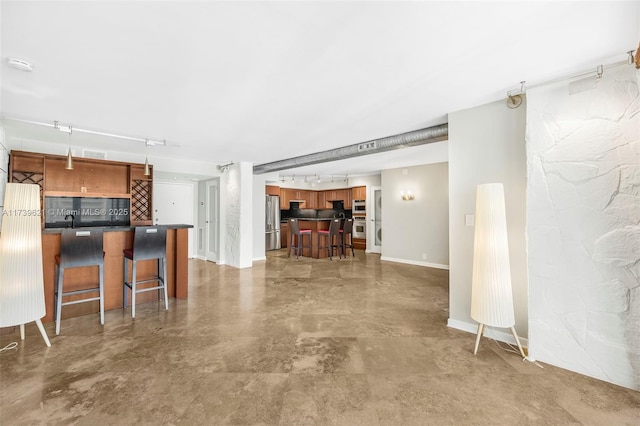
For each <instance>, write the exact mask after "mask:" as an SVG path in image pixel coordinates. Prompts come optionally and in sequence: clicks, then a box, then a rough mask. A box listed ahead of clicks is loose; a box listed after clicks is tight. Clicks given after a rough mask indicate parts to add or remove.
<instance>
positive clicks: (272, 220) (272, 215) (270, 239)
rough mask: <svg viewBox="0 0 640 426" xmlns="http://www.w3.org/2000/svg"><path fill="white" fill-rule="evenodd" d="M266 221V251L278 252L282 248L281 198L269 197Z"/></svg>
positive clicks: (267, 197)
mask: <svg viewBox="0 0 640 426" xmlns="http://www.w3.org/2000/svg"><path fill="white" fill-rule="evenodd" d="M266 199H267V201H266V202H267V204H266V208H265V211H266V219H265V232H266V240H265V250H278V249H280V247H282V246H281V245H280V197H279V196H277V195H267V196H266Z"/></svg>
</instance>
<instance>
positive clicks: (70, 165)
mask: <svg viewBox="0 0 640 426" xmlns="http://www.w3.org/2000/svg"><path fill="white" fill-rule="evenodd" d="M53 128H54V129H56V130H60V131H61V132H65V133H66V134H68V135H69V136H68V146H69V147H68V148H67V161H66V164H65V165H64V168H65V169H67V170H73V157H72V156H71V133H73V128H72V127H71V125H69V126H60V125H59V124H58V122H57V121H54V122H53Z"/></svg>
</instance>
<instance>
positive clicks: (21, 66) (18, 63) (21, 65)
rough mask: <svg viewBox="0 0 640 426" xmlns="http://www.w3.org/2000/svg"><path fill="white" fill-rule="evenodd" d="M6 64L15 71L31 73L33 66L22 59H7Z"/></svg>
mask: <svg viewBox="0 0 640 426" xmlns="http://www.w3.org/2000/svg"><path fill="white" fill-rule="evenodd" d="M7 63H8V64H9V66H10V67H11V68H15V69H17V70H20V71H24V72H31V71H33V65H31V63H29V62H27V61H25V60H23V59H18V58H7Z"/></svg>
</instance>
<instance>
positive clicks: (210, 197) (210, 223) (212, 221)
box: [205, 179, 220, 262]
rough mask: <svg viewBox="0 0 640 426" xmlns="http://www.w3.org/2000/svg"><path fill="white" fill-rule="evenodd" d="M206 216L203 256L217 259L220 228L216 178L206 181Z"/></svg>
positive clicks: (214, 260)
mask: <svg viewBox="0 0 640 426" xmlns="http://www.w3.org/2000/svg"><path fill="white" fill-rule="evenodd" d="M206 211H207V218H206V221H205V225H206V229H205V234H206V237H205V247H206V250H205V252H206V253H205V257H206V259H207V260H210V261H211V262H217V261H218V247H219V240H220V238H219V230H220V220H219V216H220V192H219V187H218V179H214V180H209V181H207V206H206Z"/></svg>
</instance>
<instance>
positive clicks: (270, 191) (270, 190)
mask: <svg viewBox="0 0 640 426" xmlns="http://www.w3.org/2000/svg"><path fill="white" fill-rule="evenodd" d="M264 192H265V194H266V195H280V187H279V186H275V185H266V186H265V191H264Z"/></svg>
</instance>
